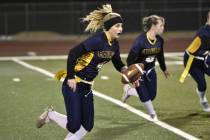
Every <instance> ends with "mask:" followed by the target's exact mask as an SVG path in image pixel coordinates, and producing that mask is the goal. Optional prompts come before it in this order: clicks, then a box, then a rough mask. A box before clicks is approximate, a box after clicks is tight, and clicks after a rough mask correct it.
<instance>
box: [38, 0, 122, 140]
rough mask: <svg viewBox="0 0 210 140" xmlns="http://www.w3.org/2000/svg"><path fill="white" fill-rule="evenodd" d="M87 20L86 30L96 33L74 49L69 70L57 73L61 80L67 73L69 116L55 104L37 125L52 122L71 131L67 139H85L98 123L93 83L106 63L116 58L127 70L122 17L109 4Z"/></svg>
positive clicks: (118, 65)
mask: <svg viewBox="0 0 210 140" xmlns="http://www.w3.org/2000/svg"><path fill="white" fill-rule="evenodd" d="M83 21H85V22H88V25H87V27H86V29H85V31H86V32H92V33H95V32H97V31H99V30H101V29H102V30H103V31H99V32H97V33H96V34H94V35H93V36H91V37H89V38H88V39H86V40H85V41H83V42H81V43H80V44H79V45H77V46H76V47H74V48H73V49H72V50H70V52H69V55H68V60H67V73H66V72H65V71H61V72H60V73H57V77H58V79H60V78H61V77H62V76H64V75H65V74H66V78H65V80H64V82H63V86H62V93H63V97H64V102H65V107H66V112H67V116H65V115H63V114H60V113H58V112H56V111H55V110H54V109H53V108H52V107H48V108H47V110H46V111H45V112H44V113H43V114H42V115H41V116H40V117H39V119H38V121H37V127H38V128H40V127H42V126H43V125H44V124H45V123H47V122H49V121H53V122H56V123H57V124H58V125H59V126H61V127H63V128H64V129H67V130H68V131H69V133H68V135H67V136H66V138H65V140H79V139H82V138H83V137H84V136H85V135H86V133H87V132H90V131H91V129H92V128H93V125H94V104H93V93H92V89H91V87H92V85H93V80H94V79H95V77H96V76H97V75H98V72H99V71H100V69H101V68H102V66H103V65H104V64H105V63H107V62H109V61H110V60H111V61H112V63H113V65H114V67H115V68H116V69H117V70H118V71H119V72H121V71H123V70H124V68H125V65H124V64H123V62H122V61H121V57H120V51H119V45H118V41H117V40H116V39H117V38H119V36H120V35H121V33H122V31H123V27H122V23H123V21H122V18H121V16H120V15H119V14H118V13H114V12H113V11H112V7H111V5H109V4H106V5H103V6H102V8H101V9H97V10H94V11H92V12H90V13H89V15H87V16H86V17H85V18H83Z"/></svg>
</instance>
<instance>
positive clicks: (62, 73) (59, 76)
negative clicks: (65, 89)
mask: <svg viewBox="0 0 210 140" xmlns="http://www.w3.org/2000/svg"><path fill="white" fill-rule="evenodd" d="M66 76H67V72H66V70H60V71H58V72H57V73H56V74H55V79H56V80H59V81H60V80H62V79H63V78H65V77H66ZM75 80H76V82H77V83H79V82H82V83H85V84H89V85H93V83H94V81H86V80H84V79H82V78H80V77H78V76H75Z"/></svg>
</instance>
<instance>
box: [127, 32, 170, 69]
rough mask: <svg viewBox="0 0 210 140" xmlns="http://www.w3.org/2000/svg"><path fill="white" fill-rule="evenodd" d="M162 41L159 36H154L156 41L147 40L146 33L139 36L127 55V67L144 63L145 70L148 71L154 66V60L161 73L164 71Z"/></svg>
mask: <svg viewBox="0 0 210 140" xmlns="http://www.w3.org/2000/svg"><path fill="white" fill-rule="evenodd" d="M163 43H164V41H163V39H162V38H161V37H160V36H156V40H153V41H151V40H149V39H148V37H147V35H146V33H143V34H141V35H139V36H138V37H137V38H136V40H135V42H134V44H133V46H132V49H131V51H130V53H129V55H128V58H127V63H128V65H131V64H134V63H144V65H145V70H148V69H150V68H152V67H154V66H155V61H156V58H157V59H158V62H159V64H160V67H161V69H162V70H163V71H165V70H166V66H165V59H164V55H163Z"/></svg>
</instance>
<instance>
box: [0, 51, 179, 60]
mask: <svg viewBox="0 0 210 140" xmlns="http://www.w3.org/2000/svg"><path fill="white" fill-rule="evenodd" d="M164 55H165V57H166V58H167V57H168V58H174V59H175V60H180V59H181V58H182V56H183V53H177V52H173V53H165V54H164ZM120 56H121V57H122V58H127V56H128V54H121V55H120ZM180 57H181V58H180ZM13 58H18V59H21V60H65V59H67V55H43V56H15V57H14V56H7V57H0V61H10V60H11V59H13ZM176 58H177V59H176Z"/></svg>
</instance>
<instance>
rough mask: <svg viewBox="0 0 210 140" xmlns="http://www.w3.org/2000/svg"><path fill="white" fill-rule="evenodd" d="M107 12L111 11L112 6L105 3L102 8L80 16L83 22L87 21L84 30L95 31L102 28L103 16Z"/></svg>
mask: <svg viewBox="0 0 210 140" xmlns="http://www.w3.org/2000/svg"><path fill="white" fill-rule="evenodd" d="M109 13H112V6H111V5H110V4H105V5H103V6H102V8H98V9H97V10H94V11H92V12H90V13H89V14H88V15H86V17H84V18H82V20H83V22H88V25H87V27H86V28H85V32H96V31H97V30H98V29H101V28H103V23H104V17H105V16H106V15H107V14H109Z"/></svg>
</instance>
